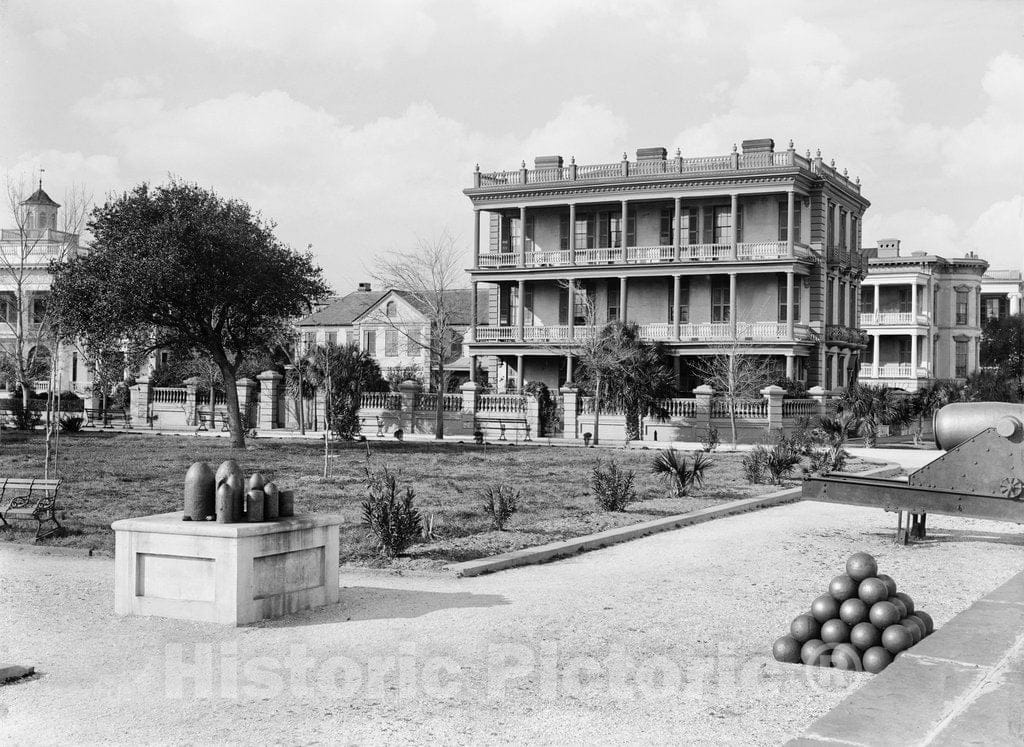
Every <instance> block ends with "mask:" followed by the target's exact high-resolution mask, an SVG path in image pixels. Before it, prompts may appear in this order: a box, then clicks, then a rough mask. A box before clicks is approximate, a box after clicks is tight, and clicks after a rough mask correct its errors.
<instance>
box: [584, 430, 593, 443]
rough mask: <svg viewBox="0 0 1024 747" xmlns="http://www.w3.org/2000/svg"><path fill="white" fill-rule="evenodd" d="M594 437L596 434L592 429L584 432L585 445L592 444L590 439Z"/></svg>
mask: <svg viewBox="0 0 1024 747" xmlns="http://www.w3.org/2000/svg"><path fill="white" fill-rule="evenodd" d="M593 437H594V434H593V433H591V432H590V431H587V432H586V433H584V434H583V445H584V446H590V439H592V438H593Z"/></svg>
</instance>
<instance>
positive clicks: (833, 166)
mask: <svg viewBox="0 0 1024 747" xmlns="http://www.w3.org/2000/svg"><path fill="white" fill-rule="evenodd" d="M829 166H831V167H832V168H835V167H836V159H834V158H833V159H832V162H831V163H830V164H829Z"/></svg>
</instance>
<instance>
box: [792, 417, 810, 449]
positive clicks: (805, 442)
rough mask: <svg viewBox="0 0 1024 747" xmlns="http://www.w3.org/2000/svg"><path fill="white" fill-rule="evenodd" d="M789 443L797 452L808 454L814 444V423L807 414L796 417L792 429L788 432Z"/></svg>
mask: <svg viewBox="0 0 1024 747" xmlns="http://www.w3.org/2000/svg"><path fill="white" fill-rule="evenodd" d="M789 443H790V445H791V446H792V447H793V449H795V450H796V451H797V452H798V453H800V454H802V455H803V456H810V454H811V451H812V449H813V448H814V444H815V432H814V424H813V423H812V422H811V418H810V417H809V416H807V415H801V416H800V417H798V418H797V419H796V423H794V425H793V430H792V432H790V434H789Z"/></svg>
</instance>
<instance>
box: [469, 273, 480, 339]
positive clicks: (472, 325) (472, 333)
mask: <svg viewBox="0 0 1024 747" xmlns="http://www.w3.org/2000/svg"><path fill="white" fill-rule="evenodd" d="M471 285H472V287H473V295H472V297H471V298H470V301H469V308H470V311H469V335H467V339H466V341H467V342H476V319H477V314H479V313H480V309H479V308H477V304H478V299H477V293H478V292H479V291H478V290H477V287H478V286H479V285H480V284H479V283H478V282H477V281H476V280H474V281H473V282H472V283H471Z"/></svg>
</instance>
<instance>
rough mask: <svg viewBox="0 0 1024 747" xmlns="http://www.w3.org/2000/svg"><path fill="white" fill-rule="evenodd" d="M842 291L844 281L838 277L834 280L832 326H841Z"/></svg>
mask: <svg viewBox="0 0 1024 747" xmlns="http://www.w3.org/2000/svg"><path fill="white" fill-rule="evenodd" d="M841 291H842V281H841V280H840V279H839V277H838V276H836V277H834V278H832V324H835V325H837V326H841V325H840V323H839V302H840V298H839V295H840V292H841Z"/></svg>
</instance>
